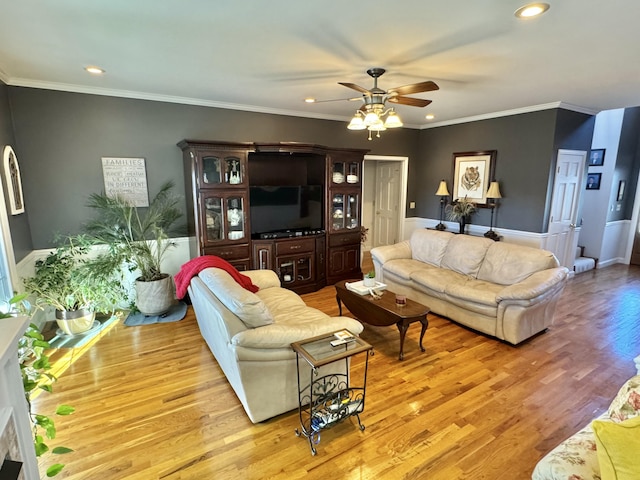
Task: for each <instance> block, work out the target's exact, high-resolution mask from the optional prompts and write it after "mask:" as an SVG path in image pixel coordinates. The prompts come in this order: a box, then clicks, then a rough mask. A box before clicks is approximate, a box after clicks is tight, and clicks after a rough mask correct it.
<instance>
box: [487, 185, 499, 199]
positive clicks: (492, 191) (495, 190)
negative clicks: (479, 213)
mask: <svg viewBox="0 0 640 480" xmlns="http://www.w3.org/2000/svg"><path fill="white" fill-rule="evenodd" d="M487 198H502V195H500V185H498V182H491V185H489V190H488V191H487Z"/></svg>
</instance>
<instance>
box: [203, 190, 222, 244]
mask: <svg viewBox="0 0 640 480" xmlns="http://www.w3.org/2000/svg"><path fill="white" fill-rule="evenodd" d="M223 218H224V216H223V214H222V198H221V197H206V198H205V199H204V220H205V242H207V243H208V242H219V241H220V240H222V239H224V234H225V233H224V226H225V225H224V222H223Z"/></svg>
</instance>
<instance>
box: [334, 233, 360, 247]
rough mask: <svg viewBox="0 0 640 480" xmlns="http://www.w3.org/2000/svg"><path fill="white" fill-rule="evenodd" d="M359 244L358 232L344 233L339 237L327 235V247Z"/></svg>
mask: <svg viewBox="0 0 640 480" xmlns="http://www.w3.org/2000/svg"><path fill="white" fill-rule="evenodd" d="M359 243H360V232H359V231H358V232H353V233H345V234H341V235H329V246H330V247H340V246H342V245H354V244H355V245H357V244H359Z"/></svg>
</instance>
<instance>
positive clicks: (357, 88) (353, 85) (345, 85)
mask: <svg viewBox="0 0 640 480" xmlns="http://www.w3.org/2000/svg"><path fill="white" fill-rule="evenodd" d="M338 83H339V84H340V85H342V86H344V87H347V88H352V89H354V90H356V91H358V92H360V93H364V94H366V95H370V92H369V90H367V89H366V88H362V87H361V86H360V85H356V84H355V83H347V82H338Z"/></svg>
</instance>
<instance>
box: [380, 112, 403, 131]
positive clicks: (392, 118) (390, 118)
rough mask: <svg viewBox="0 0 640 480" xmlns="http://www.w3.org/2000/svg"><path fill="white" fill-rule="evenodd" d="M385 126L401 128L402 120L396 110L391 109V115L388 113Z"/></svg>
mask: <svg viewBox="0 0 640 480" xmlns="http://www.w3.org/2000/svg"><path fill="white" fill-rule="evenodd" d="M384 126H385V127H387V128H399V127H401V126H402V120H400V117H399V116H398V115H397V114H396V112H394V111H391V112H389V115H387V119H386V120H385V121H384Z"/></svg>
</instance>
